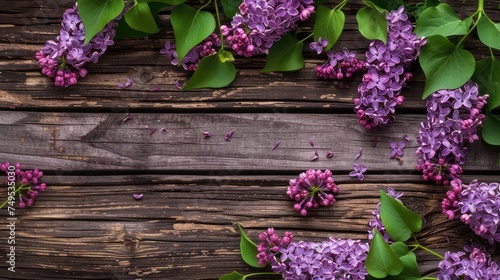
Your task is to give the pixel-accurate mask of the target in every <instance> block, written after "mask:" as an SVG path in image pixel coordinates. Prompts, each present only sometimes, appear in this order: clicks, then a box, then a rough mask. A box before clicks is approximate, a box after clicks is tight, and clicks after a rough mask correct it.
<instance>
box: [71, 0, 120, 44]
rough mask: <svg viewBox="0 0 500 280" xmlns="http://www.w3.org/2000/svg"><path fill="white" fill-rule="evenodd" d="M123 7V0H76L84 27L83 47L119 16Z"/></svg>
mask: <svg viewBox="0 0 500 280" xmlns="http://www.w3.org/2000/svg"><path fill="white" fill-rule="evenodd" d="M124 6H125V4H124V1H123V0H78V14H79V15H80V18H81V19H82V22H83V26H84V27H85V41H84V45H86V44H87V43H88V42H90V40H92V38H94V36H95V35H96V34H97V33H99V32H100V31H101V30H102V29H103V28H104V26H106V24H108V22H110V21H112V20H113V19H114V18H116V17H117V16H118V15H120V13H121V12H122V11H123V8H124Z"/></svg>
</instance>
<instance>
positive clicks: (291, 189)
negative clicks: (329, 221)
mask: <svg viewBox="0 0 500 280" xmlns="http://www.w3.org/2000/svg"><path fill="white" fill-rule="evenodd" d="M337 192H338V188H337V185H336V184H335V182H334V180H333V177H332V172H331V171H330V170H328V169H326V170H325V171H324V172H322V171H321V170H313V169H309V170H307V171H306V172H305V173H301V174H300V175H299V178H298V179H292V180H290V186H288V190H287V192H286V194H287V195H288V196H290V198H291V199H293V200H295V201H296V203H295V205H294V206H293V208H294V209H295V210H296V211H297V212H299V213H300V215H302V216H306V215H307V209H310V208H318V207H319V206H330V205H333V204H335V201H336V200H335V197H334V194H336V193H337Z"/></svg>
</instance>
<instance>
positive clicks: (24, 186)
mask: <svg viewBox="0 0 500 280" xmlns="http://www.w3.org/2000/svg"><path fill="white" fill-rule="evenodd" d="M11 166H12V167H11ZM9 167H11V168H9ZM12 169H14V170H12ZM0 170H1V171H4V172H5V173H6V175H7V174H9V172H14V173H15V175H14V178H13V179H14V180H13V181H12V180H11V179H12V176H11V174H9V176H6V178H5V180H6V183H7V184H9V183H10V182H14V184H15V185H14V188H15V189H16V194H14V196H17V197H18V199H19V204H18V205H19V208H25V207H26V206H30V207H31V206H33V205H34V204H35V199H36V198H37V197H38V195H39V194H40V192H41V191H45V190H46V189H47V185H46V184H45V183H41V179H42V177H43V172H42V171H40V170H39V169H38V168H35V169H33V170H22V169H21V164H20V163H16V164H15V165H11V164H10V163H9V162H4V163H2V164H0ZM9 177H11V179H9ZM8 201H9V200H6V202H5V203H4V206H5V204H6V203H7V202H8Z"/></svg>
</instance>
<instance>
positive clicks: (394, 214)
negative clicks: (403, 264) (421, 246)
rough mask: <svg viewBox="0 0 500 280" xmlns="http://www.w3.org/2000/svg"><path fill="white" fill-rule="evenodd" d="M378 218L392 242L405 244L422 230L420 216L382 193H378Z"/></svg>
mask: <svg viewBox="0 0 500 280" xmlns="http://www.w3.org/2000/svg"><path fill="white" fill-rule="evenodd" d="M380 218H381V220H382V223H384V227H385V229H386V231H387V233H388V234H389V236H390V237H391V240H392V241H401V242H405V241H406V240H408V239H409V238H410V236H411V234H412V233H417V232H419V231H420V229H421V228H422V218H421V217H420V215H418V214H417V213H415V212H412V211H410V210H408V208H406V207H405V206H404V205H403V204H402V203H401V202H399V201H398V200H396V199H395V198H393V197H391V196H390V195H388V194H387V193H385V192H384V191H380Z"/></svg>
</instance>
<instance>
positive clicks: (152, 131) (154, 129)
mask: <svg viewBox="0 0 500 280" xmlns="http://www.w3.org/2000/svg"><path fill="white" fill-rule="evenodd" d="M155 131H156V127H154V128H152V129H151V130H150V131H149V135H152V134H153V133H155Z"/></svg>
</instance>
